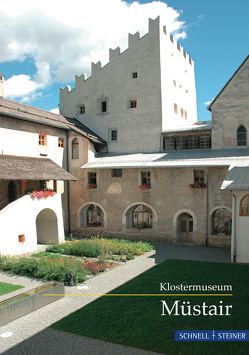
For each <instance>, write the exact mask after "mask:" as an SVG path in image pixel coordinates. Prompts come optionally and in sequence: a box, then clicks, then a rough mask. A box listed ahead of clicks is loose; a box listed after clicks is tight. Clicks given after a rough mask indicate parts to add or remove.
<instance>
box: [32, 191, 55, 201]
mask: <svg viewBox="0 0 249 355" xmlns="http://www.w3.org/2000/svg"><path fill="white" fill-rule="evenodd" d="M26 193H27V194H28V195H30V197H31V198H32V199H33V200H34V199H36V198H37V199H41V198H48V197H50V196H54V195H55V194H56V192H55V191H53V190H33V191H32V190H31V191H27V192H26Z"/></svg>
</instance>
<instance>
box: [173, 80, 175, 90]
mask: <svg viewBox="0 0 249 355" xmlns="http://www.w3.org/2000/svg"><path fill="white" fill-rule="evenodd" d="M173 85H174V87H175V88H176V81H175V80H173Z"/></svg>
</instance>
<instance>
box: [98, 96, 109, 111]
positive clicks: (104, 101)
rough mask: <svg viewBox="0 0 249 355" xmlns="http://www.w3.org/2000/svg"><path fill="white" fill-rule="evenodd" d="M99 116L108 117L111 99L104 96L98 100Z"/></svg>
mask: <svg viewBox="0 0 249 355" xmlns="http://www.w3.org/2000/svg"><path fill="white" fill-rule="evenodd" d="M97 108H98V112H97V114H98V115H108V114H109V112H108V111H109V98H108V97H106V96H104V95H102V96H101V97H100V98H98V99H97Z"/></svg>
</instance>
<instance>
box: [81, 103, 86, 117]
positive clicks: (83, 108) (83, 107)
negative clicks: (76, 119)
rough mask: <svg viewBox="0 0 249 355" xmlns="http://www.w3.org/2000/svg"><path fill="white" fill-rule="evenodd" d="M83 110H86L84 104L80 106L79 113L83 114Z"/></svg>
mask: <svg viewBox="0 0 249 355" xmlns="http://www.w3.org/2000/svg"><path fill="white" fill-rule="evenodd" d="M85 112H86V108H85V105H84V106H81V107H80V114H81V115H84V114H85Z"/></svg>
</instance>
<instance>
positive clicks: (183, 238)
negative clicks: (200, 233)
mask: <svg viewBox="0 0 249 355" xmlns="http://www.w3.org/2000/svg"><path fill="white" fill-rule="evenodd" d="M178 242H180V243H192V242H193V217H192V216H191V215H190V214H188V213H182V214H181V215H180V216H179V229H178Z"/></svg>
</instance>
